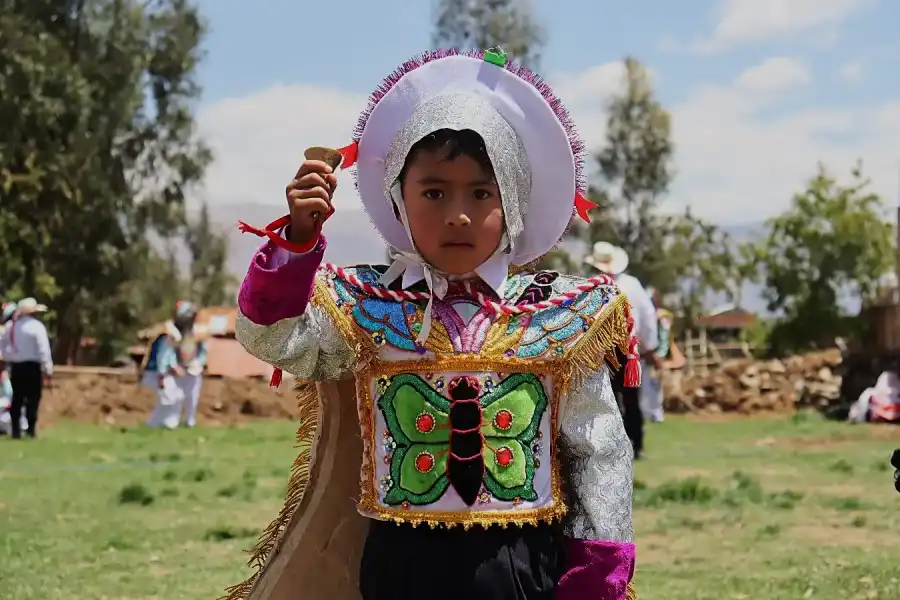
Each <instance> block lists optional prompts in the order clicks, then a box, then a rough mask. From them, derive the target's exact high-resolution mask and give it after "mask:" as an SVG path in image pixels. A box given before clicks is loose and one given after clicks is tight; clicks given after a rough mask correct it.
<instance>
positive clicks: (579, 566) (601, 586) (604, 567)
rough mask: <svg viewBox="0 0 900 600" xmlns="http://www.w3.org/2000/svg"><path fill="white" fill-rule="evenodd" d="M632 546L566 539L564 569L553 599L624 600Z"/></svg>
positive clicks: (632, 556) (629, 544) (631, 565)
mask: <svg viewBox="0 0 900 600" xmlns="http://www.w3.org/2000/svg"><path fill="white" fill-rule="evenodd" d="M634 551H635V548H634V544H631V543H626V542H604V541H586V540H575V539H568V540H566V563H567V564H566V569H565V571H564V572H563V575H562V577H560V579H559V583H558V584H557V586H556V595H555V600H626V598H628V584H629V582H630V581H631V578H632V577H633V575H634V560H635V552H634Z"/></svg>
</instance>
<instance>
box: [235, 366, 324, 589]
mask: <svg viewBox="0 0 900 600" xmlns="http://www.w3.org/2000/svg"><path fill="white" fill-rule="evenodd" d="M294 389H295V390H296V391H297V411H298V412H297V414H298V415H299V418H300V426H299V427H298V428H297V446H296V447H297V448H299V452H297V457H296V458H295V459H294V464H293V465H292V466H291V477H290V480H289V481H288V487H287V494H286V496H285V499H284V506H283V507H282V509H281V511H280V512H279V513H278V516H277V517H275V520H273V521H272V522H271V523H270V524H269V526H268V527H266V529H265V530H264V531H263V533H262V535H260V536H259V539H258V541H257V543H256V545H255V546H254V547H253V548H251V549H250V550H248V553H249V554H250V560H249V561H247V565H248V566H249V567H250V568H252V569H253V570H254V572H253V574H252V575H251V576H250V577H248V578H247V579H246V580H245V581H243V582H241V583H239V584H237V585H234V586H231V587H230V588H228V589H226V590H225V593H226V595H225V596H223V597H222V598H219V600H247V598H249V597H250V593H251V592H252V591H253V586H255V585H256V582H257V580H258V579H259V576H260V574H261V573H262V570H263V567H264V566H265V564H266V562H267V561H268V560H269V558H271V557H272V556H274V555H275V554H277V552H278V549H279V548H280V547H281V544H282V542H283V539H284V538H283V537H282V535H281V534H282V533H283V532H284V531H285V530H286V528H287V526H288V524H289V523H290V521H291V517H293V516H294V512H295V511H296V510H297V507H298V506H300V502H301V501H302V500H303V495H304V493H305V492H306V486H307V484H308V483H309V467H310V458H311V456H312V447H313V443H314V440H315V432H316V426H317V423H318V418H319V393H318V390H317V389H316V384H315V383H314V382H312V381H299V382H297V384H296V386H295V387H294Z"/></svg>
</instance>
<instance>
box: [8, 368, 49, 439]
mask: <svg viewBox="0 0 900 600" xmlns="http://www.w3.org/2000/svg"><path fill="white" fill-rule="evenodd" d="M9 381H10V383H11V384H12V389H13V395H12V403H11V406H10V407H9V417H10V419H11V420H12V423H11V425H12V436H13V437H14V438H20V437H22V429H21V424H22V420H21V419H22V411H23V410H24V411H25V418H26V419H27V420H28V435H29V436H31V437H34V436H35V434H36V433H37V420H38V407H39V406H40V405H41V394H42V393H43V391H44V372H43V370H42V369H41V363H39V362H20V363H11V364H10V367H9Z"/></svg>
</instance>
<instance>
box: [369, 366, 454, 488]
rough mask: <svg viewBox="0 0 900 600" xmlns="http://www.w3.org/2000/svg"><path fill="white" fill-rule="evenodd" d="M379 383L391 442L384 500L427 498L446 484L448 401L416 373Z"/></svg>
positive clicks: (383, 486) (381, 409) (448, 436)
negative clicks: (388, 473) (388, 472)
mask: <svg viewBox="0 0 900 600" xmlns="http://www.w3.org/2000/svg"><path fill="white" fill-rule="evenodd" d="M378 386H379V387H380V388H382V389H383V390H384V391H383V393H382V394H381V396H380V398H379V399H378V408H379V410H380V411H381V414H382V415H383V416H384V420H385V424H386V427H387V436H386V438H385V441H386V442H387V445H388V446H390V459H389V461H390V475H389V477H388V480H386V481H381V482H380V484H381V489H382V491H383V492H384V493H385V495H384V499H383V502H384V503H385V504H387V505H389V506H396V505H398V504H401V503H403V502H408V503H409V504H412V505H425V504H431V503H433V502H435V501H437V500H438V498H440V497H441V496H443V494H444V492H446V491H447V487H448V486H449V485H450V480H449V478H448V476H447V460H448V458H449V453H450V401H449V400H448V399H447V398H445V397H443V396H442V395H441V394H440V393H438V392H437V391H435V390H434V389H432V388H431V386H429V385H428V384H427V383H426V382H425V381H424V380H423V379H422V378H421V377H419V376H417V375H410V374H401V375H395V376H394V377H391V378H381V379H379V381H378Z"/></svg>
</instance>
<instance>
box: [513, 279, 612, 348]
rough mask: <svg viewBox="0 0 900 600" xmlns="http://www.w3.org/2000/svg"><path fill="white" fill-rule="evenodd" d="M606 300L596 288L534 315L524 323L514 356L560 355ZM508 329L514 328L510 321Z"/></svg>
mask: <svg viewBox="0 0 900 600" xmlns="http://www.w3.org/2000/svg"><path fill="white" fill-rule="evenodd" d="M609 298H610V294H609V290H608V288H607V287H605V286H598V287H596V288H594V289H593V290H591V291H588V292H585V293H583V294H581V295H579V296H576V297H575V298H572V299H570V300H567V301H565V302H563V303H562V304H561V305H559V306H553V307H551V308H547V309H544V310H541V311H539V312H537V313H536V314H534V315H533V316H532V317H530V318H529V319H528V321H527V323H528V324H527V325H526V326H525V328H524V332H523V333H522V337H521V338H520V340H519V348H518V351H517V353H516V355H517V356H518V357H519V358H537V357H540V356H550V357H552V356H553V355H554V354H558V355H562V354H564V353H565V350H566V347H567V345H569V344H571V343H572V342H573V341H575V340H577V339H579V338H580V337H581V336H582V335H583V334H584V333H585V332H586V331H587V330H588V329H590V327H591V325H592V323H593V322H594V318H595V317H596V316H597V314H598V313H599V312H600V309H601V308H602V307H603V305H605V304H607V303H608V302H609ZM509 327H510V328H511V329H512V328H513V327H514V322H513V321H512V320H511V321H510V326H509Z"/></svg>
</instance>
